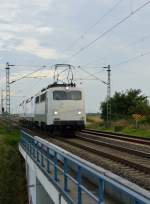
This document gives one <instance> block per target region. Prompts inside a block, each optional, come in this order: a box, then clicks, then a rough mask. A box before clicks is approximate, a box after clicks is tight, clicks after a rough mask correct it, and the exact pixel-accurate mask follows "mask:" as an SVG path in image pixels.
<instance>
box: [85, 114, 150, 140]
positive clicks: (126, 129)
mask: <svg viewBox="0 0 150 204" xmlns="http://www.w3.org/2000/svg"><path fill="white" fill-rule="evenodd" d="M116 124H117V125H118V124H119V125H120V124H121V125H122V126H123V127H122V129H121V130H120V132H121V133H123V134H128V135H132V136H139V137H146V138H150V126H149V127H147V128H138V129H136V128H134V127H132V126H131V125H129V124H128V125H127V122H123V121H118V122H113V123H112V127H110V128H106V127H105V125H104V122H103V120H102V119H100V116H98V115H90V116H89V115H87V125H86V126H87V128H91V129H95V130H99V131H108V132H114V129H115V125H116Z"/></svg>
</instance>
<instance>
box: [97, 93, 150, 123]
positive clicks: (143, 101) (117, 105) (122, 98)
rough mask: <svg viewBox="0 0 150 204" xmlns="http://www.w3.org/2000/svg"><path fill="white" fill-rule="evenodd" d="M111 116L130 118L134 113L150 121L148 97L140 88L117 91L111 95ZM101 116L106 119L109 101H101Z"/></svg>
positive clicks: (115, 118) (114, 118) (113, 118)
mask: <svg viewBox="0 0 150 204" xmlns="http://www.w3.org/2000/svg"><path fill="white" fill-rule="evenodd" d="M110 100H111V113H112V115H111V118H112V120H117V119H129V118H131V117H132V116H133V115H135V114H137V115H141V116H144V117H145V120H147V121H148V122H150V104H149V101H148V97H147V96H145V95H144V94H142V91H141V90H140V89H129V90H126V91H125V92H115V94H114V95H113V97H111V99H110ZM100 109H101V117H102V118H103V119H104V120H106V117H107V101H104V102H102V103H101V106H100Z"/></svg>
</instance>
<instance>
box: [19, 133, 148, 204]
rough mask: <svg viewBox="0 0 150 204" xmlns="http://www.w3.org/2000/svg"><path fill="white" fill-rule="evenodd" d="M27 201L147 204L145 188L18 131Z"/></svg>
mask: <svg viewBox="0 0 150 204" xmlns="http://www.w3.org/2000/svg"><path fill="white" fill-rule="evenodd" d="M19 151H20V153H21V154H22V156H23V158H24V159H25V164H26V177H27V188H28V198H29V203H30V204H75V203H76V204H117V203H118V204H119V203H125V204H148V203H150V194H149V192H148V191H147V190H144V189H143V188H140V187H139V186H137V185H135V184H133V183H131V182H129V181H127V180H125V179H123V178H121V177H119V176H117V175H115V174H113V173H111V172H110V171H107V170H105V169H103V168H101V167H98V166H96V165H94V164H92V163H90V162H88V161H86V160H83V159H81V158H80V157H78V156H76V155H74V154H71V153H70V152H68V151H66V150H64V149H63V148H60V147H58V146H56V145H54V144H52V143H50V142H48V141H46V140H45V139H42V138H40V137H38V136H34V137H33V136H31V135H30V134H28V133H27V132H25V131H23V130H22V131H21V139H20V144H19Z"/></svg>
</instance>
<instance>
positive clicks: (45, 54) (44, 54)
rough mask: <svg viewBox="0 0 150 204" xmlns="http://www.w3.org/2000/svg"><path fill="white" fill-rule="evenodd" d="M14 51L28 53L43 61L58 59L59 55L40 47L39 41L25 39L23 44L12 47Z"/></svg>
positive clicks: (54, 51) (52, 50)
mask: <svg viewBox="0 0 150 204" xmlns="http://www.w3.org/2000/svg"><path fill="white" fill-rule="evenodd" d="M14 49H15V50H17V51H24V52H28V53H30V54H32V55H36V56H38V57H40V58H43V59H58V58H60V53H58V52H57V51H56V50H55V49H52V48H45V47H42V46H41V45H40V42H39V40H37V39H33V38H25V39H24V40H23V42H22V43H20V44H19V45H18V46H16V47H14Z"/></svg>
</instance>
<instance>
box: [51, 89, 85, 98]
mask: <svg viewBox="0 0 150 204" xmlns="http://www.w3.org/2000/svg"><path fill="white" fill-rule="evenodd" d="M53 99H54V100H81V91H67V92H66V91H54V92H53Z"/></svg>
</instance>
